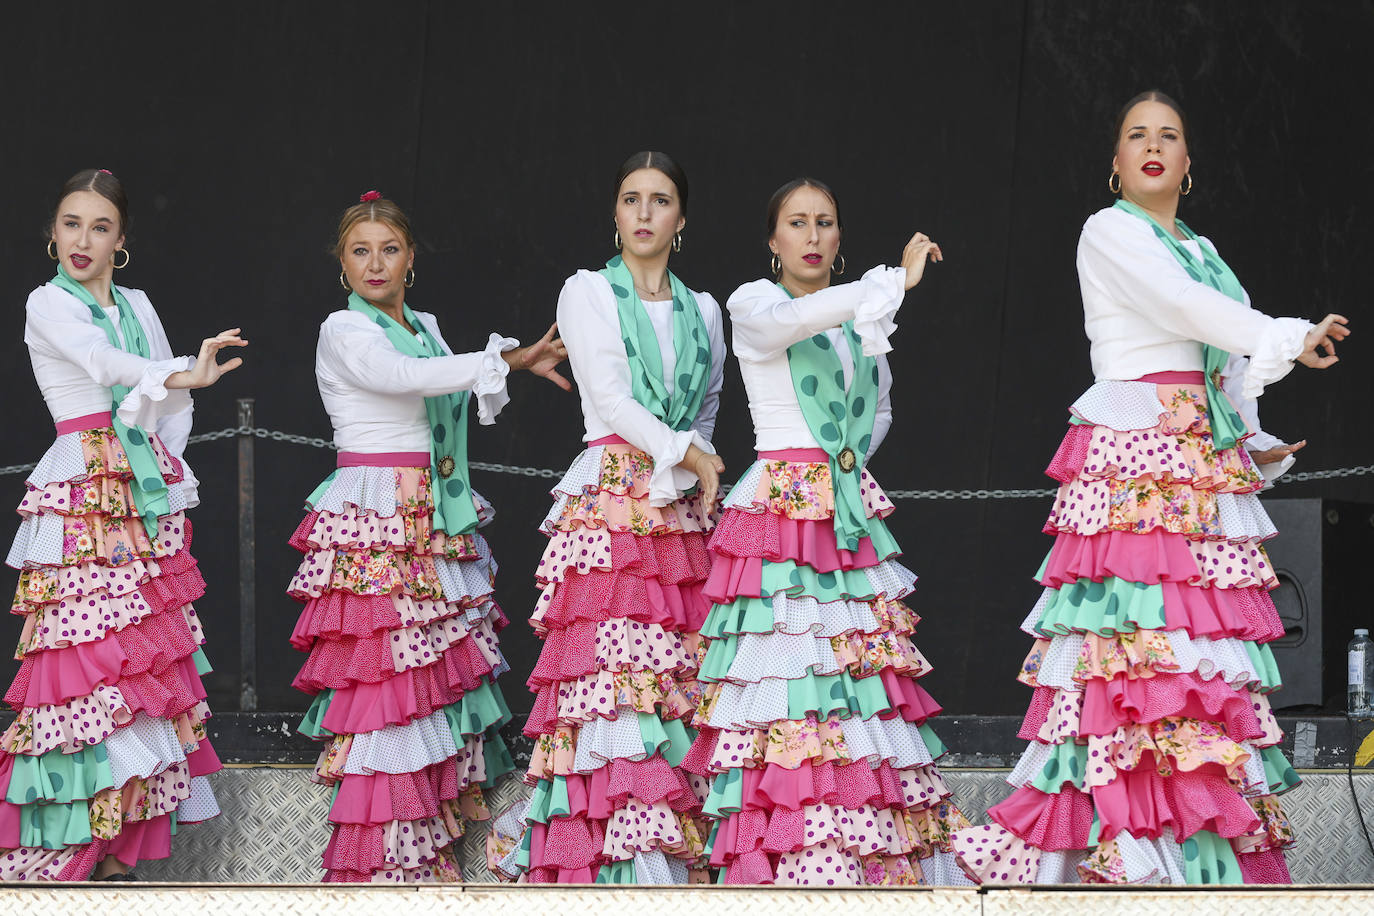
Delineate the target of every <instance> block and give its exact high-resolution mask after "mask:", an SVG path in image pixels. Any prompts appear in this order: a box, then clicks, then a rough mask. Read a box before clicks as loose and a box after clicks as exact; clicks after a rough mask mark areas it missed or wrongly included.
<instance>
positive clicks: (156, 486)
mask: <svg viewBox="0 0 1374 916" xmlns="http://www.w3.org/2000/svg"><path fill="white" fill-rule="evenodd" d="M49 282H51V283H52V285H53V286H56V287H58V288H59V289H63V290H66V291H67V292H69V293H71V294H72V295H73V296H75V297H76V298H77V299H79V300H81V302H82V303H83V304H84V305H85V306H86V308H88V309H90V312H91V322H92V323H93V324H94V325H95V326H96V327H98V328H100V329H101V330H102V331H104V332H105V339H106V340H108V341H109V342H110V346H112V347H118V348H119V349H121V350H123V351H124V352H126V353H132V354H134V355H135V356H141V357H143V358H144V359H148V357H149V354H150V352H151V351H150V350H149V347H148V336H147V335H146V334H144V333H143V325H141V324H139V321H138V316H137V315H136V314H134V309H133V306H131V305H129V300H128V299H126V298H124V294H123V293H121V292H120V291H119V287H118V286H115V285H114V284H113V283H111V284H110V295H111V298H112V299H113V300H114V303H115V305H117V306H119V333H118V334H116V333H115V326H114V322H113V321H111V320H110V316H109V315H107V314H105V310H104V309H103V308H101V307H100V304H99V303H97V302H96V301H95V296H93V295H91V292H90V290H88V289H86V287H84V286H82V285H81V284H80V283H77V282H76V281H75V280H73V279H72V278H71V276H70V275H69V274H68V273H67V271H66V270H65V269H64V268H63V267H62V265H61V264H58V265H57V276H55V277H53V278H52V280H51V281H49ZM121 335H122V336H123V340H121V339H120V337H121ZM130 390H131V389H130V388H129V387H128V386H126V385H113V386H111V388H110V419H111V422H110V425H111V426H112V427H114V431H115V435H116V436H118V437H119V444H120V445H122V446H123V447H124V454H125V455H127V456H128V458H129V467H130V468H131V469H132V470H133V472H134V477H133V479H132V480H130V481H129V489H130V491H132V493H133V497H134V507H135V508H136V509H137V510H138V514H139V516H140V517H141V518H142V519H143V527H144V528H146V529H148V530H149V531H156V530H157V520H158V517H159V516H162V515H171V514H172V505H171V501H170V500H169V499H168V498H167V484H166V482H165V481H163V479H162V472H161V471H160V470H159V469H158V466H157V455H156V454H154V452H153V443H152V442H151V441H149V439H148V434H147V433H146V432H144V431H143V430H141V429H139V428H138V427H137V426H129V425H128V424H127V423H125V422H124V421H123V420H121V419H119V404H120V402H121V401H123V400H124V396H125V395H127V394H128V393H129V391H130Z"/></svg>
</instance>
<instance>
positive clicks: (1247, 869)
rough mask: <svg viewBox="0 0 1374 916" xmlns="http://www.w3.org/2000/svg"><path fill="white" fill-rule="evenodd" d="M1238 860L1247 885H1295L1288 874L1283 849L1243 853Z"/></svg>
mask: <svg viewBox="0 0 1374 916" xmlns="http://www.w3.org/2000/svg"><path fill="white" fill-rule="evenodd" d="M1236 858H1237V859H1239V860H1240V873H1241V876H1242V877H1243V878H1244V879H1245V883H1246V884H1292V883H1293V876H1292V875H1290V874H1289V873H1288V862H1287V861H1286V860H1285V859H1284V857H1283V850H1282V849H1267V850H1265V851H1264V852H1243V853H1241V854H1240V855H1238V856H1236Z"/></svg>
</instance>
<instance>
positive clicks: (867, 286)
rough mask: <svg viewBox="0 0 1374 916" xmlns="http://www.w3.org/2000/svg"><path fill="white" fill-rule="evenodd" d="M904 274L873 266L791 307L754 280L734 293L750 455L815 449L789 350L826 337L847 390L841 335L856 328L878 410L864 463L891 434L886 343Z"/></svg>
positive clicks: (849, 365) (847, 360) (772, 286)
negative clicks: (870, 364) (750, 421)
mask: <svg viewBox="0 0 1374 916" xmlns="http://www.w3.org/2000/svg"><path fill="white" fill-rule="evenodd" d="M905 284H906V270H905V269H904V268H901V267H883V266H878V267H875V268H873V269H872V270H870V271H869V272H868V273H866V274H864V275H863V277H861V278H860V279H858V280H855V281H853V282H851V283H843V284H840V285H837V286H831V287H829V288H828V289H823V290H820V291H818V292H814V293H811V294H810V295H806V296H798V297H797V298H795V299H793V298H791V297H789V296H788V295H787V293H786V292H785V291H784V290H782V289H780V288H779V287H778V285H777V284H776V283H774V282H773V281H772V280H754V281H752V282H749V283H746V284H744V285H743V286H741V287H740V288H739V289H737V290H735V293H734V295H732V296H731V297H730V301H729V302H728V303H727V304H726V307H727V308H728V309H729V310H730V324H731V327H732V328H733V329H734V336H733V339H732V344H733V346H734V350H735V356H736V357H737V358H738V359H739V367H740V374H741V375H742V376H743V377H744V389H745V392H746V393H747V394H748V397H749V412H750V414H751V415H752V416H753V418H754V435H755V442H754V447H755V448H756V449H758V450H759V451H761V452H763V451H772V450H774V449H786V448H820V443H818V442H817V441H816V437H815V436H813V435H812V434H811V429H810V427H808V426H807V425H806V418H805V417H804V416H803V415H802V410H801V405H800V404H798V403H797V395H796V391H795V390H794V388H793V386H792V371H791V369H790V368H789V367H788V363H787V348H788V347H790V346H792V345H793V344H794V343H799V342H801V341H803V340H806V339H807V338H808V337H814V336H815V335H817V334H825V335H827V336H828V337H829V338H830V341H831V343H832V344H834V348H833V349H834V352H835V353H836V354H837V355H838V356H839V358H840V367H841V369H843V371H844V382H845V388H846V389H848V387H849V383H850V380H851V379H852V377H853V375H854V358H853V356H852V355H851V354H850V352H849V344H848V343H846V342H845V340H844V333H843V330H842V329H841V328H840V325H842V324H843V323H844V322H846V321H850V320H852V321H853V322H854V330H855V331H856V332H857V333H858V335H859V338H860V340H862V342H863V352H864V355H866V356H876V357H877V358H878V409H877V411H876V413H875V416H874V419H873V439H872V440H871V442H870V444H869V447H868V455H867V456H866V459H867V458H871V457H872V456H873V453H874V452H876V451H877V450H878V446H879V445H881V444H882V441H883V439H884V437H886V436H887V432H888V430H889V429H891V428H892V370H891V368H890V367H889V366H888V364H887V356H886V355H885V354H887V353H888V352H889V351H891V349H892V345H891V344H890V343H888V340H887V338H888V336H889V335H890V334H892V332H893V331H895V330H896V329H897V325H896V323H895V322H894V321H893V320H892V318H893V316H894V315H896V314H897V309H899V308H901V305H902V297H903V296H904V295H905V294H906V290H905V288H904V287H905Z"/></svg>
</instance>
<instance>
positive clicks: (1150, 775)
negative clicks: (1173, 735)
mask: <svg viewBox="0 0 1374 916" xmlns="http://www.w3.org/2000/svg"><path fill="white" fill-rule="evenodd" d="M1150 756H1151V757H1153V756H1154V755H1153V754H1151V755H1150ZM1092 801H1093V804H1095V805H1096V808H1097V817H1098V821H1099V823H1100V824H1101V826H1102V833H1101V836H1102V839H1104V840H1110V839H1112V838H1113V837H1115V836H1116V835H1117V834H1118V833H1120V832H1121V831H1123V830H1125V831H1127V832H1129V833H1130V834H1131V835H1132V836H1136V837H1147V836H1148V837H1150V838H1151V839H1157V838H1158V837H1159V836H1160V833H1161V831H1162V830H1163V828H1164V827H1166V826H1168V827H1172V828H1173V831H1174V837H1175V838H1176V839H1178V840H1179V841H1180V842H1181V841H1183V840H1186V839H1187V838H1188V837H1190V836H1192V835H1193V834H1194V833H1197V832H1198V831H1199V830H1210V831H1212V832H1213V833H1216V834H1217V835H1219V836H1222V837H1226V838H1228V839H1229V838H1231V837H1237V836H1240V835H1241V834H1244V833H1249V832H1250V831H1252V830H1254V829H1255V828H1257V827H1258V826H1259V823H1260V822H1259V817H1258V816H1257V815H1256V814H1255V810H1254V809H1253V808H1251V807H1250V805H1249V804H1247V803H1246V801H1245V799H1243V798H1241V796H1240V793H1239V792H1237V791H1236V788H1235V786H1233V785H1232V784H1231V781H1230V780H1229V779H1227V778H1226V772H1225V770H1223V769H1222V768H1221V767H1219V766H1216V765H1214V764H1209V765H1207V766H1204V767H1200V768H1198V769H1196V770H1179V769H1175V770H1174V771H1173V773H1172V774H1171V775H1169V776H1161V775H1160V774H1159V772H1158V771H1157V770H1156V769H1155V768H1154V767H1153V766H1151V765H1150V761H1148V760H1142V762H1141V765H1140V766H1138V767H1136V768H1135V769H1133V770H1121V771H1118V772H1117V777H1116V779H1114V780H1112V781H1111V782H1110V783H1108V784H1107V785H1105V786H1096V787H1094V788H1093V790H1092ZM1037 845H1039V844H1037ZM1042 848H1043V847H1042ZM1074 848H1082V847H1074Z"/></svg>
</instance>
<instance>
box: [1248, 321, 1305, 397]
mask: <svg viewBox="0 0 1374 916" xmlns="http://www.w3.org/2000/svg"><path fill="white" fill-rule="evenodd" d="M1313 327H1314V325H1313V324H1312V322H1310V321H1305V320H1303V319H1302V318H1275V319H1274V323H1273V324H1271V325H1270V326H1269V329H1268V330H1267V331H1265V332H1264V336H1263V337H1262V338H1261V339H1260V342H1259V346H1258V347H1256V348H1255V352H1254V353H1251V354H1250V365H1249V367H1248V368H1247V369H1246V370H1245V378H1244V379H1243V380H1242V385H1241V392H1240V393H1241V397H1245V398H1257V397H1259V396H1260V395H1262V394H1264V386H1266V385H1272V384H1273V383H1274V382H1277V381H1278V380H1279V379H1281V378H1283V377H1284V376H1285V375H1287V374H1288V373H1289V372H1291V371H1293V360H1295V359H1297V358H1298V355H1299V354H1301V353H1302V345H1303V340H1304V339H1305V338H1306V337H1307V332H1308V331H1310V330H1312V328H1313Z"/></svg>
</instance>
